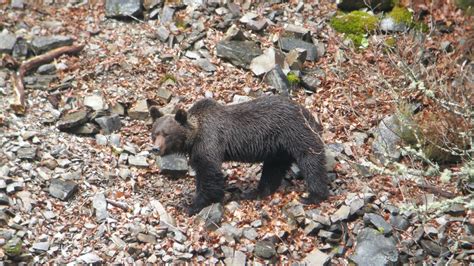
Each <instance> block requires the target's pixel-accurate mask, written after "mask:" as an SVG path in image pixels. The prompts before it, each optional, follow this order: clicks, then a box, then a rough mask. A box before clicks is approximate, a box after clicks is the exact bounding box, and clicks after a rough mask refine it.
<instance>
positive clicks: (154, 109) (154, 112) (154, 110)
mask: <svg viewBox="0 0 474 266" xmlns="http://www.w3.org/2000/svg"><path fill="white" fill-rule="evenodd" d="M148 112H150V116H151V118H152V119H153V121H155V120H156V119H158V118H160V117H162V116H163V114H162V113H161V112H160V110H159V109H158V106H152V107H150V109H148Z"/></svg>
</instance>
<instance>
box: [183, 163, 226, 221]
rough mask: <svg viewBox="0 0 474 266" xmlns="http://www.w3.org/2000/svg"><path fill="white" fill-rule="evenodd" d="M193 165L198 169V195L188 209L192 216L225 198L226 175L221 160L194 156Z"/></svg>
mask: <svg viewBox="0 0 474 266" xmlns="http://www.w3.org/2000/svg"><path fill="white" fill-rule="evenodd" d="M191 167H192V168H193V169H194V170H195V171H196V196H195V197H194V201H193V203H192V204H191V206H190V208H189V211H188V213H189V215H190V216H192V215H194V214H196V213H199V212H200V211H201V210H202V209H203V208H205V207H207V206H209V205H211V204H212V203H215V202H220V201H222V199H223V198H224V175H223V174H222V172H221V163H220V162H219V161H211V160H209V159H208V158H205V157H198V158H192V159H191Z"/></svg>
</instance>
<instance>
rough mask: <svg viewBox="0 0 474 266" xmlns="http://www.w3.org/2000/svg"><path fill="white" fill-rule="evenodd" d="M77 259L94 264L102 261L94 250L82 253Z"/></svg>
mask: <svg viewBox="0 0 474 266" xmlns="http://www.w3.org/2000/svg"><path fill="white" fill-rule="evenodd" d="M77 259H78V260H80V261H83V262H85V263H87V264H95V263H98V262H101V261H102V259H101V258H100V257H99V256H98V255H97V254H96V253H95V252H90V253H87V254H84V255H82V256H80V257H78V258H77Z"/></svg>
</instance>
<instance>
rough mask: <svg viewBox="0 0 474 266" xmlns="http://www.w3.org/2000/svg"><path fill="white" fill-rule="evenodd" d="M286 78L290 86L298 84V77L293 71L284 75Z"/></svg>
mask: <svg viewBox="0 0 474 266" xmlns="http://www.w3.org/2000/svg"><path fill="white" fill-rule="evenodd" d="M286 78H287V79H288V82H289V83H290V85H291V86H294V85H298V84H299V83H300V78H299V77H298V75H296V74H295V73H293V72H290V73H288V75H286Z"/></svg>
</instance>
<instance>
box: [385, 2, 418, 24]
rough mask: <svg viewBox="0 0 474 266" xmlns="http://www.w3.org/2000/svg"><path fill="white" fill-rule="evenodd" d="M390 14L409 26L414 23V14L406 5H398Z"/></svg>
mask: <svg viewBox="0 0 474 266" xmlns="http://www.w3.org/2000/svg"><path fill="white" fill-rule="evenodd" d="M388 16H389V17H391V18H393V20H395V22H397V23H404V24H405V25H407V26H409V25H411V24H412V23H413V14H412V13H411V12H410V11H409V10H408V9H407V8H405V7H399V6H396V7H394V8H393V9H392V11H390V13H388Z"/></svg>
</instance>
